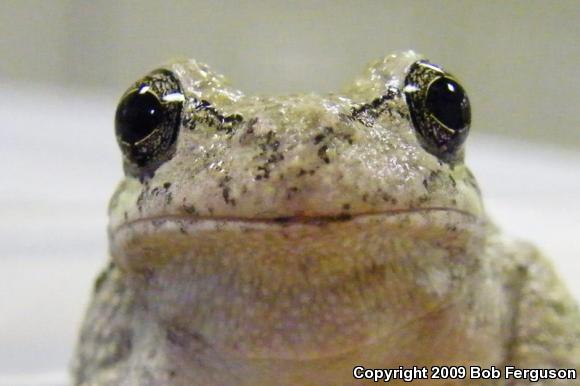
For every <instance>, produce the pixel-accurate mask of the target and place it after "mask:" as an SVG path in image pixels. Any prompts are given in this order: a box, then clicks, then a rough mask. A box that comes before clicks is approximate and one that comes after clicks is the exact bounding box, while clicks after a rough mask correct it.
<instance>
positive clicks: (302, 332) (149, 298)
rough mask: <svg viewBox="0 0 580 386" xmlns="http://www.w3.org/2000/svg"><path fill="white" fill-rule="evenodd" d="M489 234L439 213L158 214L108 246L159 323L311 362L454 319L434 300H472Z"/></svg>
mask: <svg viewBox="0 0 580 386" xmlns="http://www.w3.org/2000/svg"><path fill="white" fill-rule="evenodd" d="M485 232H486V228H485V223H484V222H483V221H482V220H480V219H478V218H477V217H476V216H473V215H471V214H468V213H465V212H460V211H457V210H443V209H430V210H421V211H406V212H398V213H386V214H385V213H382V214H372V215H371V214H368V215H359V216H355V217H353V218H351V219H348V220H344V219H343V220H341V221H339V220H333V221H323V222H316V221H312V220H311V219H308V221H297V219H294V220H293V221H289V222H288V221H287V222H285V223H282V224H280V223H276V222H274V221H256V220H254V221H240V220H238V221H233V220H227V221H224V220H216V219H193V218H164V219H162V220H161V219H150V220H148V221H145V220H142V221H138V222H132V223H130V225H127V226H125V227H121V228H120V229H118V230H117V231H116V232H114V233H112V234H111V253H112V256H113V259H114V260H115V261H116V262H117V264H118V265H119V266H120V267H121V268H122V269H123V271H124V272H125V275H126V278H127V279H128V281H129V283H130V285H131V286H132V287H133V288H135V289H136V292H137V293H140V294H142V295H143V296H142V297H141V299H143V300H142V301H143V302H145V303H146V304H147V305H146V306H144V309H146V310H148V311H147V312H148V314H147V315H148V316H147V318H151V319H152V320H154V321H155V325H163V326H166V327H167V326H169V327H167V328H177V329H178V330H180V331H182V332H183V333H184V334H186V335H187V334H194V335H196V334H197V335H196V336H198V335H199V336H203V337H204V340H205V341H207V342H209V343H208V344H211V346H212V347H213V348H214V349H215V350H217V351H219V352H221V353H224V355H226V354H227V355H233V356H236V357H244V358H279V359H297V358H301V359H305V358H310V359H316V358H321V357H326V356H329V355H342V354H344V353H345V350H350V349H351V348H352V347H359V348H361V349H362V348H364V347H366V346H367V345H374V344H377V345H378V346H377V347H379V346H380V345H381V344H384V343H385V342H384V339H387V338H388V337H389V336H391V337H393V338H392V339H395V338H396V339H395V340H394V341H393V342H391V343H390V344H391V345H393V346H394V347H398V345H399V344H401V345H403V344H410V343H409V342H399V341H398V339H399V338H401V336H399V335H400V334H397V333H396V332H397V331H399V330H400V328H401V326H403V325H404V326H407V327H405V328H407V329H410V328H417V329H418V330H417V333H416V334H415V333H413V334H410V335H409V336H422V335H421V334H420V331H423V330H424V329H425V328H426V327H425V326H424V324H427V325H430V326H431V325H432V324H433V321H434V320H436V319H437V318H434V317H431V318H426V319H425V318H423V315H425V314H426V313H430V312H431V311H433V312H435V313H436V314H437V315H439V316H438V319H437V320H439V319H441V323H442V324H444V325H448V324H449V323H451V322H450V321H449V320H448V318H453V317H455V316H454V315H457V314H458V312H457V310H455V311H451V312H446V311H445V310H444V309H443V308H441V307H444V305H449V304H454V302H455V301H456V300H457V297H459V298H470V296H471V295H470V296H463V295H462V293H463V291H466V290H468V289H469V288H470V286H469V285H467V284H468V283H472V282H478V281H477V279H473V278H474V277H475V276H476V275H478V272H480V270H481V254H482V250H483V248H484V247H483V245H484V242H485ZM482 293H484V292H482ZM462 307H463V306H462ZM444 308H445V307H444ZM461 312H463V311H461ZM429 315H432V314H429ZM409 323H412V325H411V326H409ZM166 327H163V328H166ZM405 336H407V335H404V334H403V336H402V338H404V337H405ZM389 339H390V338H389Z"/></svg>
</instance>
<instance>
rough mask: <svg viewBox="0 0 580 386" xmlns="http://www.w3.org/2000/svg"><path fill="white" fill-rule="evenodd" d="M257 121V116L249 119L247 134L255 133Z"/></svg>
mask: <svg viewBox="0 0 580 386" xmlns="http://www.w3.org/2000/svg"><path fill="white" fill-rule="evenodd" d="M256 123H258V118H256V117H254V118H251V119H250V120H249V121H248V126H247V129H246V134H253V133H254V127H255V126H256Z"/></svg>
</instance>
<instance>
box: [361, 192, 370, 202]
mask: <svg viewBox="0 0 580 386" xmlns="http://www.w3.org/2000/svg"><path fill="white" fill-rule="evenodd" d="M368 199H369V195H368V193H365V194H363V195H362V200H363V202H367V200H368Z"/></svg>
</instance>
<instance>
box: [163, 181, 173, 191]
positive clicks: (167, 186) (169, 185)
mask: <svg viewBox="0 0 580 386" xmlns="http://www.w3.org/2000/svg"><path fill="white" fill-rule="evenodd" d="M163 187H164V188H165V190H167V189H169V188H170V187H171V182H166V183H164V184H163Z"/></svg>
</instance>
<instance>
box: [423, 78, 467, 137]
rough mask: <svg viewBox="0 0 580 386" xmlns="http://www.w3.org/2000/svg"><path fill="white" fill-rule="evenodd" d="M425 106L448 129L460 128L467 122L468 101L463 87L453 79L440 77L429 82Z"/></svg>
mask: <svg viewBox="0 0 580 386" xmlns="http://www.w3.org/2000/svg"><path fill="white" fill-rule="evenodd" d="M426 107H427V109H428V110H429V111H430V112H431V114H433V115H434V116H435V118H437V120H438V121H439V122H441V123H442V124H444V125H445V126H447V127H448V128H450V129H455V130H461V129H463V128H464V127H465V126H466V125H468V124H469V120H470V116H469V114H470V111H469V101H468V99H467V96H466V95H465V91H464V90H463V88H462V87H461V86H460V85H459V83H457V82H455V81H454V80H453V79H449V78H446V77H441V78H438V79H437V80H435V81H434V82H433V83H431V85H430V86H429V90H427V100H426Z"/></svg>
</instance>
